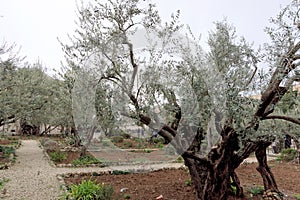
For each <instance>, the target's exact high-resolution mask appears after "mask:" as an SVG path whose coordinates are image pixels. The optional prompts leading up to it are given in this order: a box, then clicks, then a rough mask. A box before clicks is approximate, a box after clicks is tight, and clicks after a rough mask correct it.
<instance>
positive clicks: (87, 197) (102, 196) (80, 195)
mask: <svg viewBox="0 0 300 200" xmlns="http://www.w3.org/2000/svg"><path fill="white" fill-rule="evenodd" d="M113 193H114V190H113V187H112V186H111V185H104V184H97V183H96V181H91V180H83V181H82V182H81V183H80V184H79V185H71V186H70V193H69V195H68V197H69V198H70V199H74V200H81V199H82V200H110V199H112V195H113ZM69 198H67V199H69Z"/></svg>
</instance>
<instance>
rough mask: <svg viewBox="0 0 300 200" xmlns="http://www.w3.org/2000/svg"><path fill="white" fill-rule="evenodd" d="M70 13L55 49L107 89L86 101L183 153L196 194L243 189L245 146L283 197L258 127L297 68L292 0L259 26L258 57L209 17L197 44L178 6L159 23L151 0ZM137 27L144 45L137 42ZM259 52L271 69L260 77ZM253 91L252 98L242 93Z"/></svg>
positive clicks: (267, 137)
mask: <svg viewBox="0 0 300 200" xmlns="http://www.w3.org/2000/svg"><path fill="white" fill-rule="evenodd" d="M78 12H79V15H78V16H79V22H78V26H79V27H78V29H77V30H76V35H74V36H73V37H71V44H64V45H63V48H64V50H65V54H66V58H67V61H68V63H69V64H70V67H72V69H73V70H74V71H75V72H77V71H82V70H83V71H90V70H93V74H92V77H93V78H92V80H93V81H92V84H91V85H90V87H91V88H96V86H95V84H99V85H100V87H98V89H100V90H101V88H105V89H103V90H101V92H104V93H106V94H107V95H100V96H101V98H103V99H105V100H108V99H109V103H102V104H101V105H97V106H96V105H92V106H95V107H97V109H100V110H101V112H105V111H109V115H108V116H109V117H110V119H111V118H113V119H116V120H122V118H124V117H126V118H129V119H132V120H134V121H136V123H137V124H138V125H146V126H148V127H149V128H150V129H153V130H155V131H157V132H158V134H159V135H160V136H162V137H163V138H164V139H165V140H166V141H167V142H168V143H169V144H170V145H172V146H173V147H174V148H175V149H176V151H177V153H179V154H180V155H182V157H183V159H184V161H185V165H186V166H187V167H188V169H189V172H190V175H191V179H192V182H193V184H194V186H195V189H196V192H197V196H196V198H197V199H205V200H209V199H227V198H228V195H230V194H233V191H232V187H231V186H232V185H234V186H235V188H236V195H238V196H242V195H243V189H242V187H241V186H240V183H239V180H238V176H237V175H236V173H235V169H236V168H237V167H238V166H239V165H240V164H241V163H242V162H243V161H244V159H246V158H247V157H248V156H249V155H250V154H251V153H253V152H255V154H256V157H257V159H258V163H259V166H258V168H257V169H258V171H259V172H260V173H261V175H262V178H263V180H264V186H265V189H266V190H267V191H271V193H270V192H269V193H268V194H270V195H271V196H270V198H274V199H275V198H279V199H280V198H281V197H280V196H279V195H278V194H280V192H279V190H278V188H277V185H276V182H275V179H274V176H273V174H272V172H271V171H270V169H269V167H268V165H267V160H266V148H267V147H268V146H269V145H270V144H271V142H272V140H274V136H273V135H272V132H271V131H270V132H265V131H261V130H260V128H259V125H260V123H261V121H263V120H267V119H274V118H282V117H278V116H274V115H272V112H273V111H274V108H275V107H276V105H277V103H278V102H279V101H280V100H281V98H282V96H284V95H285V93H286V92H287V90H288V88H289V87H290V85H291V84H292V82H293V80H294V79H293V76H292V72H293V71H294V70H295V69H296V68H297V67H298V63H296V61H297V60H298V59H299V55H298V54H297V53H298V51H299V48H300V45H299V41H297V40H296V39H297V38H299V35H298V34H299V29H298V28H297V25H298V24H297V23H298V21H297V20H298V18H299V16H298V14H299V6H298V4H297V2H296V1H293V2H292V3H291V5H289V6H288V7H287V8H286V9H284V10H283V11H282V13H280V15H279V16H278V17H277V18H276V19H274V20H273V22H274V24H275V25H276V26H277V27H276V28H274V29H267V32H268V34H269V35H270V36H271V39H272V43H271V44H269V45H266V46H265V50H266V51H265V54H264V55H263V56H260V55H259V54H258V52H256V51H254V50H253V49H252V47H251V45H249V44H248V43H247V42H246V40H245V39H244V38H238V37H237V36H236V33H235V29H234V28H233V27H232V26H231V25H230V24H228V23H227V22H226V21H223V22H217V23H216V28H215V30H213V31H211V32H210V35H209V39H208V44H209V46H210V49H209V51H208V52H204V51H203V50H202V48H201V47H200V46H199V39H197V38H196V37H194V35H193V34H192V33H191V31H189V29H187V31H186V32H187V34H186V35H185V34H183V31H184V29H183V26H182V25H181V24H180V23H179V14H180V12H179V11H178V12H177V13H175V14H173V15H171V19H170V21H169V22H167V23H162V21H161V19H160V17H159V15H158V12H157V11H156V9H155V5H154V4H151V3H146V2H144V1H139V0H130V1H129V0H126V1H121V0H108V1H106V2H105V3H103V2H102V1H98V0H95V1H93V3H91V4H89V5H82V6H81V7H79V9H78ZM297 13H298V14H297ZM288 20H292V22H289V21H288ZM293 22H295V23H293ZM298 26H299V25H298ZM140 30H143V31H144V33H145V34H144V38H143V40H144V41H146V44H144V45H143V48H136V46H137V38H135V37H136V34H137V33H138V32H139V31H140ZM263 58H267V59H268V60H269V63H270V68H271V70H270V73H271V76H270V78H269V79H268V76H267V77H264V78H266V79H264V83H265V84H260V85H258V84H257V83H258V82H257V81H256V80H257V78H262V76H261V74H262V72H260V71H259V70H258V66H257V65H258V64H259V62H260V60H262V59H263ZM258 72H260V73H258ZM78 75H79V73H78ZM95 75H96V76H95ZM77 77H78V78H80V76H77ZM95 79H96V80H95ZM75 81H76V80H75ZM80 81H82V80H79V82H80ZM259 90H260V91H261V94H262V97H261V99H260V100H259V101H257V100H255V99H251V98H249V94H250V93H251V92H255V91H259ZM90 102H91V103H92V104H93V103H96V102H97V101H90ZM101 116H102V117H103V116H105V113H103V114H102V115H101ZM111 116H113V117H111ZM285 119H287V120H289V121H293V122H295V123H297V122H299V121H298V119H294V118H287V117H285Z"/></svg>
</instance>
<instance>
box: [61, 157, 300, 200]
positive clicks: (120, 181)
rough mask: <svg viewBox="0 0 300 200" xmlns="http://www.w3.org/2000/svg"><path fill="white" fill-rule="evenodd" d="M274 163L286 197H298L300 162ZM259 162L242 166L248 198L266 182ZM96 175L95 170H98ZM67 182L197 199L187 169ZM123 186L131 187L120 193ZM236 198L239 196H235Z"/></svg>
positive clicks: (147, 195) (143, 194)
mask: <svg viewBox="0 0 300 200" xmlns="http://www.w3.org/2000/svg"><path fill="white" fill-rule="evenodd" d="M269 165H270V167H271V168H272V171H273V173H274V175H275V178H276V180H277V184H278V187H279V189H280V190H281V191H282V192H283V193H284V194H285V195H287V196H286V197H285V199H289V200H296V198H295V194H299V193H300V165H297V164H292V163H285V162H283V163H281V162H277V161H271V162H269ZM256 166H257V164H256V163H251V164H247V163H246V164H242V165H241V166H240V167H239V168H238V169H237V173H238V175H239V178H240V181H241V184H242V186H243V187H244V190H245V193H246V197H245V198H244V199H254V200H257V199H261V197H259V196H255V197H250V193H249V192H248V190H249V188H251V187H256V186H262V185H263V183H262V179H261V178H260V175H259V173H258V172H257V171H256V169H255V167H256ZM94 175H95V174H94ZM67 177H68V178H65V179H64V180H65V183H66V184H67V185H70V184H78V183H80V182H81V181H82V180H83V179H92V180H96V181H97V182H98V183H104V184H111V185H112V186H113V187H114V191H115V196H116V197H121V199H124V196H125V195H126V196H127V198H128V197H129V196H130V199H136V200H142V199H143V200H145V199H147V200H148V199H156V198H157V197H158V196H160V195H163V197H164V200H166V199H174V200H175V199H177V200H183V199H184V200H194V199H195V191H194V189H193V187H192V186H189V185H188V184H187V183H188V180H189V174H188V172H187V170H185V169H176V170H175V169H172V170H160V171H156V172H151V173H150V172H149V173H139V174H121V175H109V174H106V175H100V176H91V175H88V174H86V175H81V176H73V175H71V176H67ZM122 188H128V189H126V190H125V191H124V192H123V193H120V190H121V189H122ZM232 199H235V198H232Z"/></svg>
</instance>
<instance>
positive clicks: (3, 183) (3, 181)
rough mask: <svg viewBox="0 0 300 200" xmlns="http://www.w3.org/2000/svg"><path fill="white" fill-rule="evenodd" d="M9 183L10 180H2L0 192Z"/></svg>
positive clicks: (0, 180) (0, 181)
mask: <svg viewBox="0 0 300 200" xmlns="http://www.w3.org/2000/svg"><path fill="white" fill-rule="evenodd" d="M8 181H9V179H7V178H3V179H0V191H1V190H2V189H3V187H4V185H5V183H7V182H8Z"/></svg>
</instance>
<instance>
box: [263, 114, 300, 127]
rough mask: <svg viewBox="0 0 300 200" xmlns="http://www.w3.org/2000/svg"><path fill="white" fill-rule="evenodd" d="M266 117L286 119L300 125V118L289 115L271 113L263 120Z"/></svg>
mask: <svg viewBox="0 0 300 200" xmlns="http://www.w3.org/2000/svg"><path fill="white" fill-rule="evenodd" d="M266 119H280V120H285V121H288V122H292V123H294V124H298V125H300V119H299V118H298V119H297V118H293V117H288V116H281V115H269V116H266V117H264V118H263V120H266Z"/></svg>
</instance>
